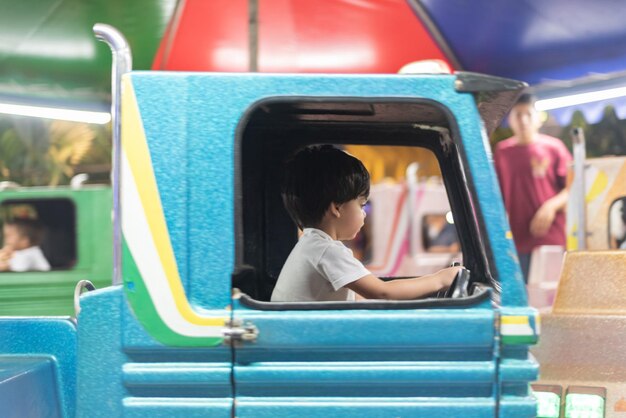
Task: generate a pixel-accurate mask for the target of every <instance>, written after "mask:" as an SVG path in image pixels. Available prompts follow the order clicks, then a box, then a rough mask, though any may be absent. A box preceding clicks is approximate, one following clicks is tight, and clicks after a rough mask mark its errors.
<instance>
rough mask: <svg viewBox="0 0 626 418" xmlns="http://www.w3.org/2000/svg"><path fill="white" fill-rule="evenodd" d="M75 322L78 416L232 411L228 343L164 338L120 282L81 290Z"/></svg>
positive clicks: (99, 417)
mask: <svg viewBox="0 0 626 418" xmlns="http://www.w3.org/2000/svg"><path fill="white" fill-rule="evenodd" d="M221 316H224V312H221ZM78 323H79V326H78V329H79V334H78V339H79V350H78V352H79V358H78V364H77V368H78V384H79V387H80V391H79V393H78V399H77V415H76V416H77V417H89V418H92V417H93V418H110V417H121V416H124V417H127V416H128V417H134V416H137V417H139V416H143V417H145V416H149V417H185V418H186V417H195V416H202V415H201V414H204V416H211V417H224V418H230V417H231V411H232V402H233V394H232V384H231V375H232V353H231V350H230V347H227V346H220V347H215V348H176V347H165V346H163V345H162V344H160V343H158V342H157V341H155V340H154V339H153V338H152V337H150V336H149V335H148V334H147V333H146V331H145V330H144V329H143V327H142V326H141V325H140V324H139V322H138V321H137V319H136V318H135V317H134V315H133V313H132V310H131V309H130V306H129V305H128V302H127V301H126V299H125V298H124V291H123V289H122V287H121V286H115V287H111V288H107V289H102V290H97V291H94V292H89V293H86V294H84V295H83V296H82V298H81V312H80V316H79V322H78Z"/></svg>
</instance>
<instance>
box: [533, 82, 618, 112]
mask: <svg viewBox="0 0 626 418" xmlns="http://www.w3.org/2000/svg"><path fill="white" fill-rule="evenodd" d="M623 96H626V87H617V88H613V89H608V90H598V91H592V92H589V93H579V94H572V95H569V96H561V97H555V98H552V99H542V100H537V101H536V102H535V109H537V110H539V111H544V110H552V109H560V108H562V107H569V106H576V105H580V104H584V103H592V102H599V101H602V100H609V99H615V98H618V97H623Z"/></svg>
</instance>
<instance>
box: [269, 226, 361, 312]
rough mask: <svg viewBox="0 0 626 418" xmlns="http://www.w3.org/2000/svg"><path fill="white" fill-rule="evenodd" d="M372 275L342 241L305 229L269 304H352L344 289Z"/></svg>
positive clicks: (347, 292) (315, 230) (349, 295)
mask: <svg viewBox="0 0 626 418" xmlns="http://www.w3.org/2000/svg"><path fill="white" fill-rule="evenodd" d="M368 274H371V273H370V272H369V270H367V269H366V268H365V267H364V266H363V264H361V262H360V261H359V260H357V259H356V258H354V256H353V255H352V250H350V249H349V248H348V247H346V246H345V245H343V243H342V242H341V241H336V240H334V239H332V238H331V237H330V236H329V235H328V234H327V233H325V232H324V231H321V230H319V229H315V228H305V229H304V231H303V234H302V236H301V237H300V240H299V241H298V243H297V244H296V246H295V247H293V250H291V254H289V257H288V258H287V261H286V262H285V265H284V266H283V268H282V270H281V272H280V276H279V277H278V281H277V282H276V287H275V288H274V292H272V302H306V301H353V300H354V299H355V298H354V296H355V294H354V292H352V291H351V290H350V289H348V288H346V287H344V286H346V285H347V284H350V283H352V282H354V281H355V280H358V279H360V278H361V277H364V276H367V275H368Z"/></svg>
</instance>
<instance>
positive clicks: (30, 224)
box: [4, 218, 43, 246]
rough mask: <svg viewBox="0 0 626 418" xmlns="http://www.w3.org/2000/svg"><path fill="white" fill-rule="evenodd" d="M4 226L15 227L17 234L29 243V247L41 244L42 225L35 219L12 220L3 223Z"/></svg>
mask: <svg viewBox="0 0 626 418" xmlns="http://www.w3.org/2000/svg"><path fill="white" fill-rule="evenodd" d="M4 224H5V225H10V226H13V227H15V228H16V229H17V230H18V231H19V233H20V234H21V235H23V236H25V237H26V238H28V241H29V242H30V245H31V246H34V245H39V244H41V240H42V239H43V225H42V224H41V222H39V221H37V220H35V219H25V218H13V219H9V220H7V221H5V222H4Z"/></svg>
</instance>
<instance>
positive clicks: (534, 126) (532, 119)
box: [509, 103, 541, 142]
mask: <svg viewBox="0 0 626 418" xmlns="http://www.w3.org/2000/svg"><path fill="white" fill-rule="evenodd" d="M509 125H510V126H511V129H512V130H513V133H514V134H515V136H516V137H517V138H518V139H520V140H521V141H522V142H530V141H532V139H533V138H534V136H535V134H536V133H537V132H538V131H539V128H540V127H541V121H540V120H539V114H538V113H537V111H536V110H535V107H534V105H533V104H532V103H519V104H516V105H515V106H513V109H511V113H509Z"/></svg>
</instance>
